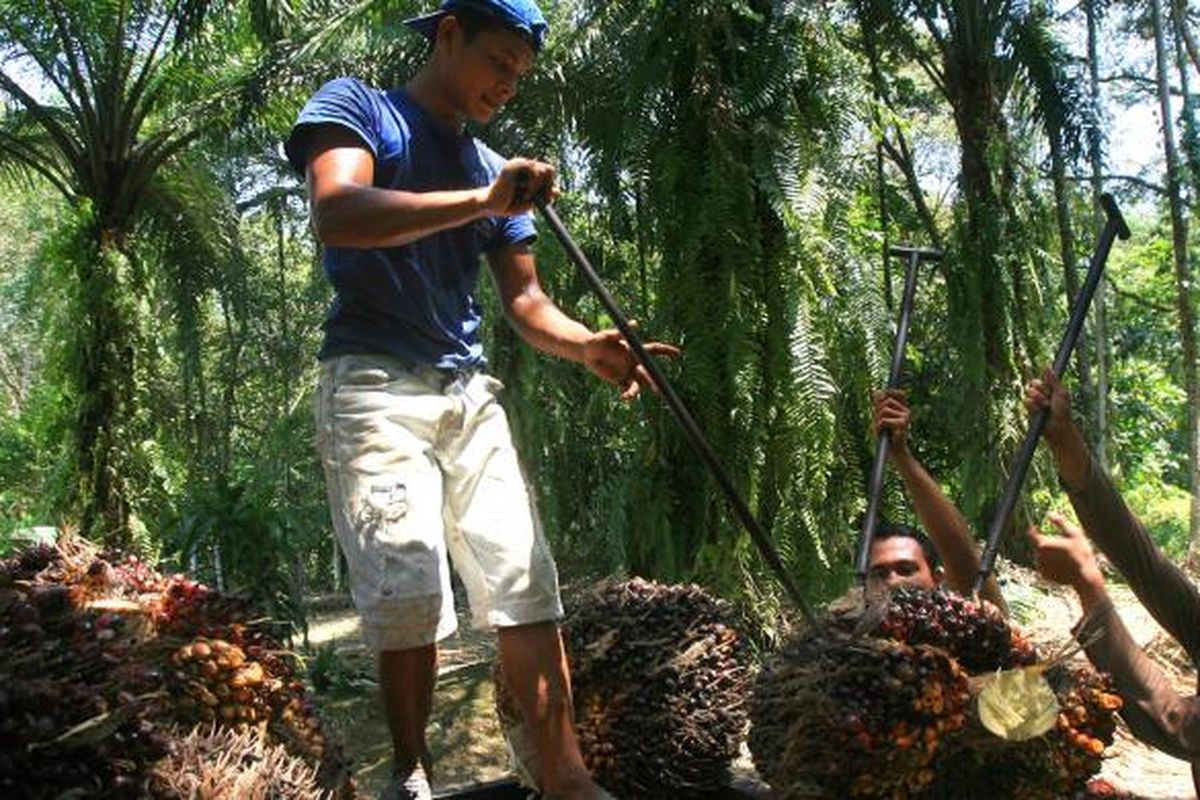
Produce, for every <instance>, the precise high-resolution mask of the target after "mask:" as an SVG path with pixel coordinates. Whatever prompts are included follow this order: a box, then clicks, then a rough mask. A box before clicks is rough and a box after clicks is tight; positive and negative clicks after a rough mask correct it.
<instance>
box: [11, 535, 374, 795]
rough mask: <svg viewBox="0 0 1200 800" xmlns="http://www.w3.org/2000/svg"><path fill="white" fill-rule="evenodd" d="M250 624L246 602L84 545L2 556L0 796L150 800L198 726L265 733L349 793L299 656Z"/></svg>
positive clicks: (337, 790) (332, 788) (344, 768)
mask: <svg viewBox="0 0 1200 800" xmlns="http://www.w3.org/2000/svg"><path fill="white" fill-rule="evenodd" d="M254 617H255V614H254V613H253V608H252V607H250V606H249V605H248V604H247V603H246V601H244V600H242V599H240V598H229V597H225V596H223V595H222V594H221V593H219V592H213V591H211V590H209V589H207V588H206V587H204V586H203V585H202V584H198V583H196V582H195V581H191V580H188V579H186V578H184V577H183V576H175V577H172V578H170V579H166V578H163V577H162V576H161V575H158V574H157V573H155V572H154V571H153V570H152V569H150V568H149V567H148V566H147V565H145V564H144V563H143V562H139V561H137V560H131V559H126V558H123V557H120V556H119V555H115V554H101V553H99V551H97V550H96V548H94V547H92V546H91V545H88V544H87V543H86V542H81V541H79V540H65V541H60V542H59V543H58V545H57V546H56V547H54V548H47V547H39V548H35V549H33V550H31V551H26V552H25V553H22V554H20V555H18V556H16V557H13V558H9V559H6V560H4V561H3V563H0V797H4V798H9V797H13V798H42V797H46V798H51V797H60V796H103V797H145V796H147V795H148V793H151V789H150V784H151V771H152V769H153V767H154V765H155V764H156V763H157V762H158V761H160V760H161V759H162V758H164V757H165V756H166V755H167V754H168V753H169V752H171V751H172V749H173V748H174V747H175V745H176V743H178V742H179V741H180V740H181V739H182V738H183V737H186V735H187V733H188V730H189V729H190V728H191V727H193V726H194V725H196V724H197V723H203V724H204V725H205V727H208V726H209V725H213V724H216V725H219V726H221V727H224V728H229V729H231V730H232V731H233V732H234V733H235V734H236V733H239V732H247V731H250V730H252V729H256V730H258V731H259V732H260V733H261V734H264V735H266V737H267V739H268V740H269V741H270V742H271V743H273V744H274V745H278V746H281V747H284V748H286V749H287V751H288V752H289V753H290V754H291V756H293V757H297V758H300V759H302V760H305V761H306V762H307V763H309V764H310V765H312V766H313V767H314V769H316V768H318V765H319V773H318V775H319V780H321V781H322V786H323V787H324V788H325V789H326V790H328V791H329V792H330V793H331V794H332V795H333V796H348V795H349V794H350V793H351V792H352V791H353V783H352V781H351V780H350V779H349V776H350V772H349V769H348V766H349V765H348V762H347V761H346V760H345V759H344V757H343V756H342V755H341V752H340V749H339V748H338V747H336V745H334V744H332V743H329V742H327V741H326V739H325V736H324V734H323V732H322V729H321V724H320V720H319V717H318V715H317V712H316V708H315V706H313V704H312V703H311V701H309V700H308V698H307V696H306V693H305V687H304V684H303V683H302V682H301V681H299V680H297V670H296V665H295V659H294V658H292V657H290V656H289V655H288V654H287V652H286V650H285V649H284V648H283V645H282V644H281V643H280V641H279V640H278V638H276V636H275V630H274V629H273V628H271V627H269V626H266V625H263V624H261V622H260V621H258V620H255V619H254ZM242 620H245V621H242ZM231 741H232V740H231ZM239 741H240V740H239ZM226 755H227V756H228V757H229V758H230V759H232V760H233V761H232V762H231V763H234V762H237V763H241V762H238V759H240V758H242V757H243V755H245V754H242V753H227V754H226ZM33 776H37V777H36V778H34V777H33Z"/></svg>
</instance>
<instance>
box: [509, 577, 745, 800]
mask: <svg viewBox="0 0 1200 800" xmlns="http://www.w3.org/2000/svg"><path fill="white" fill-rule="evenodd" d="M563 635H564V641H565V644H566V649H567V656H568V659H569V662H570V668H571V683H572V689H573V696H574V704H575V719H576V729H577V731H578V734H579V743H580V747H581V750H582V752H583V757H584V761H585V762H586V763H587V766H588V768H589V769H590V770H591V772H592V775H593V776H594V777H595V778H596V780H597V781H599V782H600V783H601V784H603V785H604V786H605V787H606V788H608V789H609V790H610V791H612V792H613V793H614V794H615V795H616V796H618V797H621V798H623V800H650V799H651V798H654V800H661V798H665V797H670V798H688V797H694V796H696V797H698V796H705V795H709V794H711V793H712V791H713V790H714V789H715V788H716V787H718V786H721V785H723V784H724V783H726V782H727V781H728V778H729V774H728V773H729V768H730V765H731V764H732V762H733V760H734V759H735V758H736V757H737V753H738V747H739V745H740V742H741V738H742V736H743V734H744V731H745V727H746V718H747V717H746V708H745V695H746V691H747V688H748V682H749V673H748V669H747V660H748V659H747V655H748V654H747V645H746V643H745V640H744V639H743V637H742V635H741V634H740V633H739V632H738V626H737V624H736V621H735V615H734V612H733V610H732V608H731V607H730V606H729V605H728V604H727V603H725V602H723V601H720V600H717V599H715V598H714V597H712V596H711V595H710V594H708V593H707V592H705V591H704V590H703V589H701V588H700V587H699V586H695V585H687V586H682V585H665V584H661V583H655V582H652V581H647V580H643V579H640V578H634V579H631V580H627V581H605V582H602V583H600V584H599V585H597V586H596V587H594V588H593V589H592V590H591V591H589V592H586V593H583V594H581V595H580V596H578V597H577V598H574V599H570V598H569V599H568V609H567V615H566V619H565V620H564V622H563ZM495 674H496V676H497V706H498V712H499V716H500V720H501V724H502V727H504V729H505V732H506V734H507V735H508V736H509V741H510V744H512V746H513V748H514V750H515V751H516V754H517V756H518V760H519V761H520V762H522V763H521V766H522V767H523V768H524V770H525V772H526V774H527V776H528V777H529V778H530V779H531V780H532V781H534V782H537V770H536V767H535V765H534V764H533V763H532V759H531V758H530V757H529V754H530V753H531V749H530V748H529V747H528V742H527V738H526V737H525V736H524V731H523V728H522V724H521V720H520V714H519V712H518V711H517V709H516V705H515V703H514V702H513V699H512V696H511V693H510V692H509V691H508V689H507V684H506V682H505V679H504V676H503V672H502V671H501V670H498V669H497V670H496V673H495Z"/></svg>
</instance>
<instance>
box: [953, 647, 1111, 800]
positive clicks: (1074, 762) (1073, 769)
mask: <svg viewBox="0 0 1200 800" xmlns="http://www.w3.org/2000/svg"><path fill="white" fill-rule="evenodd" d="M1045 677H1046V681H1047V683H1048V684H1049V686H1050V688H1051V690H1052V691H1053V692H1054V695H1055V698H1056V700H1057V703H1058V707H1059V711H1058V714H1057V720H1056V722H1055V724H1054V726H1053V727H1052V728H1051V729H1050V730H1049V731H1048V732H1047V733H1046V734H1045V735H1043V736H1039V737H1036V738H1032V739H1028V740H1026V741H1019V742H1012V741H1004V740H1002V739H996V738H994V737H987V736H982V735H980V734H979V732H977V731H976V732H973V733H972V735H967V736H964V737H962V738H961V740H959V742H958V743H957V745H958V746H957V747H956V748H953V749H950V750H948V751H947V752H946V753H945V755H944V758H943V759H942V761H941V763H939V765H938V769H937V774H938V778H937V781H936V789H937V793H936V794H935V795H934V796H937V797H994V798H1001V799H1004V800H1006V799H1007V798H1013V800H1058V798H1067V797H1078V796H1087V792H1088V787H1089V785H1091V784H1090V781H1091V780H1092V778H1093V777H1094V776H1095V775H1096V774H1097V773H1098V772H1099V771H1100V767H1101V760H1102V758H1103V755H1104V752H1105V750H1106V749H1107V748H1108V747H1109V746H1110V745H1111V744H1112V741H1113V736H1114V733H1115V730H1116V719H1115V716H1114V715H1115V714H1116V712H1117V711H1118V710H1120V708H1121V698H1120V697H1119V696H1117V695H1116V693H1115V692H1114V691H1113V688H1112V682H1111V680H1110V679H1109V678H1107V677H1106V676H1104V675H1101V674H1100V673H1097V672H1095V671H1094V670H1092V669H1090V668H1089V667H1086V666H1076V667H1068V666H1066V665H1063V664H1058V665H1054V666H1051V667H1049V668H1048V669H1046V670H1045Z"/></svg>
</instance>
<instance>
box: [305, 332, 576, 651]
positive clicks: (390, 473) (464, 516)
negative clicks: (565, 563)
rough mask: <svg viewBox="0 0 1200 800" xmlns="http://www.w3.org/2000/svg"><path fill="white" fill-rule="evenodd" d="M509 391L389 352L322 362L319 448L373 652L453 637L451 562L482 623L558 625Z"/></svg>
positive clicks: (487, 379) (552, 579)
mask: <svg viewBox="0 0 1200 800" xmlns="http://www.w3.org/2000/svg"><path fill="white" fill-rule="evenodd" d="M502 388H503V385H502V384H501V383H500V381H498V380H496V379H495V378H493V377H491V376H489V375H485V374H483V373H481V372H474V373H469V374H460V375H458V376H457V377H454V376H453V375H450V376H448V375H447V373H444V372H441V371H439V370H436V369H433V368H431V367H423V366H412V365H409V364H405V363H404V362H401V361H398V360H395V359H392V358H389V357H387V356H359V355H347V356H338V357H335V358H331V359H328V360H326V361H323V362H322V364H321V378H320V385H319V387H318V392H317V397H316V408H315V412H316V422H317V437H316V439H317V450H318V452H319V453H320V456H321V462H322V464H323V466H324V469H325V483H326V488H327V490H328V494H329V507H330V510H331V511H332V514H333V529H334V533H335V535H336V536H337V539H338V542H339V544H340V545H341V548H342V552H343V553H344V554H345V556H346V561H347V563H348V564H349V574H350V592H351V594H352V596H353V597H354V604H355V606H356V607H357V608H358V611H359V614H360V615H361V617H362V623H363V633H364V638H365V639H366V641H367V644H368V645H369V646H370V647H372V648H373V649H374V650H376V651H387V650H406V649H410V648H414V647H421V646H423V645H427V644H430V643H432V642H435V641H438V640H440V639H443V638H445V637H446V636H449V635H450V634H451V633H453V632H454V630H455V628H456V627H457V624H456V619H455V614H454V599H453V597H452V595H451V590H450V564H449V562H451V561H452V562H453V564H454V568H455V570H456V571H457V572H458V575H459V577H460V578H461V579H462V582H463V584H464V585H465V586H466V589H467V598H468V600H469V602H470V606H471V612H472V622H473V624H474V625H475V627H478V628H500V627H507V626H514V625H525V624H530V623H535V622H546V621H550V620H556V619H559V618H561V616H562V604H561V601H560V600H559V593H558V574H557V571H556V569H555V566H554V560H553V558H552V557H551V555H550V551H549V548H548V547H547V545H546V542H545V539H544V537H543V535H542V531H541V526H540V524H539V523H538V520H537V515H536V513H535V510H534V508H533V506H532V504H531V502H530V496H529V491H528V489H527V487H526V485H525V479H524V477H523V475H522V474H521V470H520V466H519V465H518V463H517V454H516V450H515V449H514V447H513V443H512V435H511V433H510V432H509V427H508V420H507V418H506V417H505V414H504V409H503V408H502V407H501V406H500V403H499V402H497V400H496V395H497V393H498V392H499V391H500V390H501V389H502Z"/></svg>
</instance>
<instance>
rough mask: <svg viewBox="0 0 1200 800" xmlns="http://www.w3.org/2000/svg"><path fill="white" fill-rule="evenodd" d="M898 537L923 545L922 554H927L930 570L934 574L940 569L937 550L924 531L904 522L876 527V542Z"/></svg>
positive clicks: (883, 522) (887, 523) (882, 524)
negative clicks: (934, 571)
mask: <svg viewBox="0 0 1200 800" xmlns="http://www.w3.org/2000/svg"><path fill="white" fill-rule="evenodd" d="M897 536H900V537H903V538H906V539H912V540H913V541H914V542H916V543H917V544H919V545H921V552H923V553H924V554H925V560H926V561H927V562H929V570H930V571H931V572H932V571H933V570H935V569H937V568H938V566H939V565H940V563H941V562H940V560H939V559H938V554H937V548H935V547H934V546H933V541H932V540H931V539H930V538H929V537H928V536H926V535H925V532H924V531H922V530H921V529H919V528H916V527H914V526H912V525H906V524H904V523H903V522H886V521H881V522H880V523H879V524H878V525H876V526H875V541H879V540H881V539H892V538H894V537H897Z"/></svg>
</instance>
